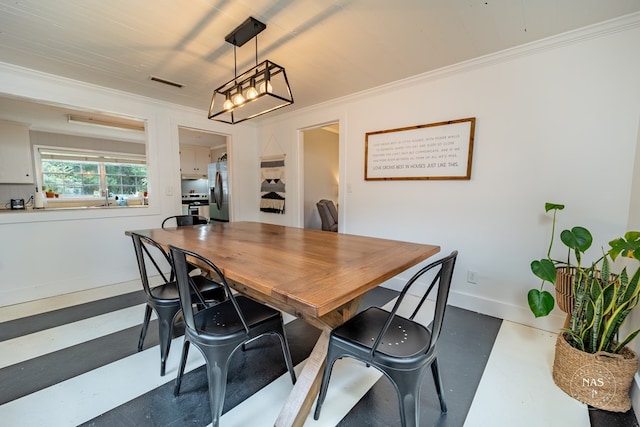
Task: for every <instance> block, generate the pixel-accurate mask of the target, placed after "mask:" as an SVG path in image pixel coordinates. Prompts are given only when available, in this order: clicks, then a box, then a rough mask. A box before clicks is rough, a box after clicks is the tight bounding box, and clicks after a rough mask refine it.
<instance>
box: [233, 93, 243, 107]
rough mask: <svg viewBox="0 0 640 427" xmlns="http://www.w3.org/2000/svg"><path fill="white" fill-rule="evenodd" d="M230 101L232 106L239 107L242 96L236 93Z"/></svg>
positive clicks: (241, 102)
mask: <svg viewBox="0 0 640 427" xmlns="http://www.w3.org/2000/svg"><path fill="white" fill-rule="evenodd" d="M231 99H232V100H233V104H234V105H241V104H243V103H244V96H242V93H241V92H238V93H236V94H235V95H233V97H232V98H231Z"/></svg>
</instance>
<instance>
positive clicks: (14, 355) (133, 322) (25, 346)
mask: <svg viewBox="0 0 640 427" xmlns="http://www.w3.org/2000/svg"><path fill="white" fill-rule="evenodd" d="M145 305H146V304H139V305H135V306H133V307H128V308H125V309H122V310H117V311H113V312H110V313H106V314H103V315H100V316H96V317H91V318H89V319H84V320H79V321H77V322H73V323H68V324H66V325H62V326H58V327H55V328H51V329H45V330H43V331H39V332H34V333H33V334H29V335H23V336H21V337H17V338H14V339H10V340H6V341H2V342H0V369H1V368H4V367H6V366H10V365H13V364H15V363H19V362H24V361H25V360H29V359H33V358H34V357H38V356H42V355H44V354H48V353H51V352H54V351H58V350H61V349H63V348H67V347H71V346H73V345H76V344H80V343H83V342H86V341H89V340H92V339H95V338H100V337H102V336H104V335H107V334H111V333H114V332H118V331H121V330H123V329H127V328H130V327H132V326H137V325H140V324H141V323H142V320H143V317H144V307H145ZM151 318H152V320H153V319H154V318H155V314H152V316H151Z"/></svg>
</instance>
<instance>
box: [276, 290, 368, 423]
mask: <svg viewBox="0 0 640 427" xmlns="http://www.w3.org/2000/svg"><path fill="white" fill-rule="evenodd" d="M363 299H364V295H361V296H358V297H356V298H354V299H353V300H352V301H350V302H349V303H347V304H345V305H344V306H342V307H340V308H339V309H337V310H335V311H333V312H331V313H329V314H328V315H326V316H323V317H322V318H320V319H305V320H306V321H308V322H309V323H311V324H312V325H314V326H316V327H319V328H320V329H321V330H322V333H321V334H320V337H319V338H318V341H317V342H316V345H315V347H313V350H312V351H311V354H310V355H309V358H308V359H307V362H306V363H305V365H304V368H302V372H300V375H298V379H297V381H296V384H295V385H294V386H293V390H291V393H290V394H289V399H288V400H287V402H286V403H285V405H284V407H283V408H282V411H280V415H279V416H278V419H277V420H276V422H275V426H276V427H301V426H302V425H303V424H304V422H305V421H306V419H307V415H309V412H310V411H311V407H312V406H313V403H314V402H315V400H316V397H317V396H318V391H319V390H320V382H321V381H322V374H323V373H324V364H325V361H326V359H327V350H328V348H329V334H330V333H331V330H332V329H333V328H335V327H337V326H339V325H341V324H343V323H344V322H345V321H347V320H348V319H350V318H351V317H352V316H353V315H354V314H355V313H356V312H357V310H358V307H359V306H360V303H361V302H362V300H363Z"/></svg>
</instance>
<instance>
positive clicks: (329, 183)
mask: <svg viewBox="0 0 640 427" xmlns="http://www.w3.org/2000/svg"><path fill="white" fill-rule="evenodd" d="M339 135H340V127H339V123H338V122H335V123H329V124H326V125H322V126H318V127H315V128H309V129H305V130H303V131H302V141H303V144H302V146H303V159H304V165H303V167H304V169H303V170H304V178H303V181H304V193H303V206H304V228H310V229H316V230H320V229H321V228H322V221H321V220H320V214H319V213H318V209H317V208H316V203H317V202H318V201H319V200H321V199H328V200H332V201H333V203H334V204H335V205H336V206H338V195H339V190H338V189H339V185H338V183H339V178H340V177H339Z"/></svg>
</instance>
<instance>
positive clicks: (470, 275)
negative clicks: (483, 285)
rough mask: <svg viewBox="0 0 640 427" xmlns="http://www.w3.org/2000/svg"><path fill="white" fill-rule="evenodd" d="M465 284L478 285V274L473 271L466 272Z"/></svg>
mask: <svg viewBox="0 0 640 427" xmlns="http://www.w3.org/2000/svg"><path fill="white" fill-rule="evenodd" d="M467 282H469V283H473V284H476V283H478V272H477V271H474V270H467Z"/></svg>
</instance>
